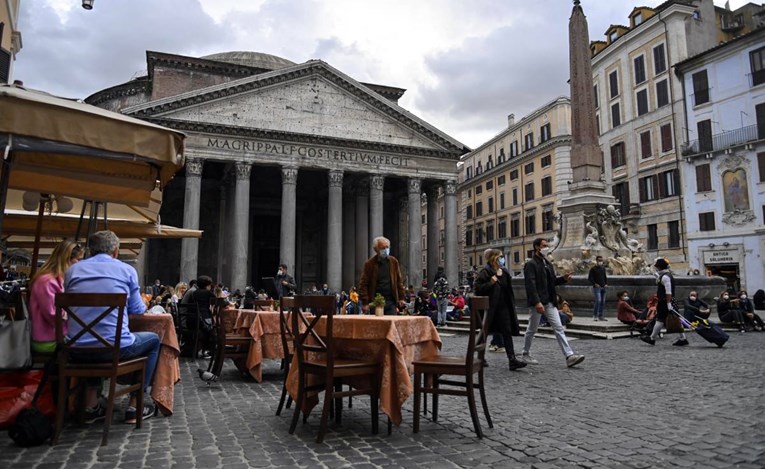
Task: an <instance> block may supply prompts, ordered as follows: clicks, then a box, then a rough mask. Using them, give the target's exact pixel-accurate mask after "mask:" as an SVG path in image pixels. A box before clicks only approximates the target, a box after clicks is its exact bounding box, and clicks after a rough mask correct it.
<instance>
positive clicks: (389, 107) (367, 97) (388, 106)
mask: <svg viewBox="0 0 765 469" xmlns="http://www.w3.org/2000/svg"><path fill="white" fill-rule="evenodd" d="M199 60H201V59H199ZM310 76H320V77H322V78H323V79H326V80H327V81H329V82H331V83H332V84H334V85H335V86H337V87H339V88H341V89H343V90H345V91H346V92H348V93H350V94H352V95H353V96H355V97H357V98H358V99H360V100H362V101H364V102H365V103H367V104H369V105H370V106H372V107H374V108H375V109H377V110H378V111H380V112H382V113H384V114H385V115H387V116H388V117H390V118H391V119H393V120H395V121H397V122H399V123H401V124H403V125H404V126H406V127H407V128H409V129H411V130H413V131H415V132H417V133H419V134H420V135H422V136H423V137H425V138H427V139H428V140H430V141H432V142H434V143H435V144H437V145H439V146H441V147H443V149H444V151H446V152H448V153H453V152H457V153H459V154H460V155H461V154H464V153H467V152H468V151H470V149H469V148H468V147H467V146H465V145H464V144H462V143H460V142H458V141H457V140H454V139H453V138H451V137H449V136H448V135H446V134H444V133H443V132H441V131H440V130H438V129H436V128H435V127H433V126H431V125H430V124H428V123H426V122H424V121H422V120H421V119H419V118H417V117H414V116H413V115H412V114H411V113H409V112H408V111H406V110H405V109H403V108H401V107H400V106H398V105H397V104H395V103H393V102H391V101H390V100H388V99H386V98H385V97H384V96H382V95H380V94H378V93H376V92H375V91H373V90H371V89H370V88H368V87H366V86H364V85H362V84H360V83H358V82H356V81H355V80H353V79H352V78H350V77H348V76H347V75H345V74H343V73H342V72H340V71H339V70H337V69H335V68H333V67H331V66H330V65H328V64H327V63H325V62H323V61H320V60H310V61H308V62H306V63H304V64H298V65H294V66H290V67H285V68H282V69H279V70H274V71H270V72H267V73H262V74H259V75H255V76H249V77H246V78H242V79H238V80H234V81H231V82H228V83H223V84H220V85H214V86H210V87H208V88H204V89H201V90H195V91H191V92H187V93H182V94H179V95H176V96H172V97H168V98H163V99H159V100H155V101H151V102H148V103H144V104H139V105H137V106H132V107H128V108H126V109H123V112H124V113H125V114H128V115H131V116H133V117H137V118H141V119H147V118H149V117H160V116H161V115H162V114H166V113H170V112H173V111H176V110H179V109H182V108H186V107H190V106H197V105H200V104H203V103H206V102H211V101H215V100H219V99H224V98H228V97H231V96H234V95H237V94H240V93H246V92H251V91H255V90H259V89H262V88H265V87H271V86H275V85H279V84H282V83H287V82H290V81H295V80H299V79H302V78H306V77H310Z"/></svg>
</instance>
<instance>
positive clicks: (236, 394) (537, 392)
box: [0, 333, 765, 469]
mask: <svg viewBox="0 0 765 469" xmlns="http://www.w3.org/2000/svg"><path fill="white" fill-rule="evenodd" d="M690 340H691V345H690V346H688V347H682V348H679V347H673V346H672V345H671V341H672V339H671V338H665V339H663V340H660V341H658V342H657V345H656V346H655V347H651V346H649V345H646V344H644V343H642V342H640V341H639V340H637V339H622V340H575V341H573V342H572V346H573V347H574V349H575V351H576V352H577V353H583V354H585V355H586V356H587V359H586V360H585V361H584V362H583V363H582V364H581V365H580V366H579V367H577V368H573V369H568V368H566V366H565V363H564V360H563V358H562V355H561V352H560V350H559V349H558V345H557V343H556V342H555V341H554V340H548V339H537V340H535V343H534V347H533V350H532V352H533V353H534V355H535V356H536V358H537V359H538V360H539V361H540V364H538V365H529V366H528V367H527V368H525V369H524V370H522V371H518V372H510V371H508V370H507V366H506V364H507V359H506V357H505V356H504V355H503V354H497V353H488V354H487V359H488V361H489V363H490V367H489V368H488V369H487V376H486V378H487V382H488V386H487V394H488V399H489V405H490V409H491V415H492V419H493V420H494V428H493V429H489V428H487V427H486V424H485V422H484V421H483V419H482V425H483V428H484V432H485V437H484V438H483V439H482V440H480V439H478V438H476V437H475V434H474V432H473V429H472V424H471V422H470V416H469V413H468V412H467V410H466V405H465V402H464V399H462V398H456V397H453V398H450V397H443V398H442V399H441V406H440V409H439V413H440V415H439V422H438V424H434V423H432V422H431V421H430V420H428V419H425V420H421V428H420V433H418V434H413V433H412V428H411V423H412V399H411V398H410V399H409V400H408V401H407V403H406V405H405V408H404V422H403V423H402V425H401V426H400V427H398V428H396V427H394V429H393V434H392V435H390V436H388V435H387V434H386V433H385V431H384V429H385V424H386V420H385V417H384V416H381V422H380V423H381V425H380V429H381V433H380V435H379V436H373V435H372V434H371V425H370V421H369V401H368V399H366V398H363V397H362V398H357V399H354V402H353V408H352V409H346V410H345V411H344V412H343V423H342V425H340V426H337V427H335V426H331V427H330V431H329V433H328V434H327V437H326V439H325V443H324V444H321V445H318V444H316V443H315V442H314V439H315V436H316V431H317V428H318V416H317V415H316V411H314V414H312V415H311V417H310V418H309V420H308V424H306V425H302V424H299V425H298V429H297V431H296V433H295V435H289V434H288V433H287V430H288V427H289V420H290V417H291V415H292V412H291V410H290V411H288V412H286V413H283V414H282V416H281V417H276V416H275V415H274V412H275V410H276V405H277V402H278V398H279V393H280V389H281V375H280V371H279V364H278V362H277V361H268V362H267V363H266V369H265V373H264V381H263V383H260V384H258V383H256V382H253V381H243V380H241V379H240V378H239V374H238V372H237V371H236V369H235V368H234V367H233V366H232V365H227V366H226V369H225V371H224V376H223V377H222V378H221V382H219V383H218V384H217V386H215V387H209V388H208V387H207V386H206V385H205V384H204V383H203V382H202V381H201V380H200V379H199V378H198V377H197V374H196V369H197V366H198V365H197V363H196V362H194V361H192V360H187V359H184V360H183V361H182V364H181V367H182V375H183V378H182V381H181V383H179V384H178V385H177V386H176V401H175V402H176V403H175V415H173V416H172V417H170V418H162V417H155V418H152V419H150V420H148V421H146V422H145V424H144V428H142V429H141V430H135V429H134V428H133V427H132V426H130V425H125V424H123V423H122V422H121V419H122V412H121V411H120V412H119V413H118V415H117V417H116V418H115V422H114V425H113V426H112V430H111V433H110V436H109V445H108V446H106V447H103V448H102V447H100V446H99V442H100V435H101V429H102V427H101V425H100V424H94V425H89V426H85V427H77V426H74V425H72V426H69V427H67V428H65V429H64V432H63V433H62V435H61V440H60V444H59V445H57V446H55V447H52V448H51V447H49V446H41V447H37V448H29V449H21V448H18V447H16V446H15V445H14V444H13V442H12V441H11V440H10V439H9V438H7V437H6V438H3V439H2V440H0V441H1V442H0V467H3V468H7V469H15V468H19V469H21V468H23V469H29V468H35V469H41V468H57V467H67V468H80V467H83V468H85V467H97V468H107V467H108V468H111V469H113V468H127V467H129V468H131V469H135V468H139V467H149V468H167V467H172V468H182V469H192V468H212V467H225V468H247V467H331V468H337V467H357V468H361V467H369V468H372V467H404V468H414V467H438V468H447V467H497V468H499V467H502V468H506V467H534V468H548V467H549V468H552V467H586V468H590V467H607V468H615V467H625V468H648V467H693V466H695V467H741V468H747V467H750V468H760V467H763V466H765V404H764V402H763V398H765V390H764V389H763V383H764V382H765V365H763V361H762V356H763V353H765V334H758V333H747V334H743V335H733V336H732V337H731V340H730V342H729V343H728V344H727V345H726V346H725V348H723V349H718V348H716V347H715V346H713V345H711V344H708V343H707V342H705V341H703V340H702V339H701V338H700V337H698V336H696V335H691V336H690ZM443 341H444V350H445V351H446V352H449V353H452V354H457V353H461V352H462V351H463V350H464V348H465V346H466V337H465V336H453V337H443ZM515 344H516V349H518V348H519V346H520V338H516V339H515ZM199 364H200V365H201V364H202V362H201V361H200V362H199ZM120 410H122V409H120Z"/></svg>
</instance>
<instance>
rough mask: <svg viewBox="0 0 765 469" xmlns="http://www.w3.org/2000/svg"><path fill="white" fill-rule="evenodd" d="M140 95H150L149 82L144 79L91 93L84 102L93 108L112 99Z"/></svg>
mask: <svg viewBox="0 0 765 469" xmlns="http://www.w3.org/2000/svg"><path fill="white" fill-rule="evenodd" d="M142 93H145V94H147V95H148V94H150V93H151V81H150V80H149V79H148V78H145V77H144V78H138V79H136V80H131V81H129V82H127V83H122V84H120V85H116V86H112V87H110V88H106V89H104V90H101V91H98V92H96V93H93V94H91V95H90V96H88V97H87V98H85V102H86V103H88V104H92V105H93V106H98V105H99V104H102V103H104V102H107V101H111V100H113V99H117V98H124V97H126V96H135V95H137V94H142Z"/></svg>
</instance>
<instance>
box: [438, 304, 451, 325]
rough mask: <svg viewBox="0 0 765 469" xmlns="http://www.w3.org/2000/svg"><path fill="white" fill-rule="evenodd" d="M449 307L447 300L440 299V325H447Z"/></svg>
mask: <svg viewBox="0 0 765 469" xmlns="http://www.w3.org/2000/svg"><path fill="white" fill-rule="evenodd" d="M447 306H449V300H448V299H447V298H439V299H438V324H446V307H447Z"/></svg>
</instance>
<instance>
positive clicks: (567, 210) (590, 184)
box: [553, 0, 616, 260]
mask: <svg viewBox="0 0 765 469" xmlns="http://www.w3.org/2000/svg"><path fill="white" fill-rule="evenodd" d="M569 68H570V74H571V77H570V80H569V83H570V86H571V141H572V144H571V169H572V170H573V180H572V181H571V183H570V184H569V192H568V194H566V195H564V196H563V198H562V200H561V203H560V205H559V206H558V209H559V210H560V213H561V222H560V223H561V226H560V241H559V242H558V244H557V246H556V247H555V249H554V251H553V253H554V254H553V256H554V258H555V259H557V260H560V259H581V258H582V257H585V258H587V257H590V256H593V257H594V256H595V255H597V254H601V251H604V250H605V248H603V246H602V245H601V244H600V242H599V241H598V240H597V238H598V234H597V233H593V232H592V228H593V226H592V224H591V226H589V227H588V226H587V223H588V221H590V220H592V219H593V217H594V215H595V214H596V213H597V211H598V209H600V208H603V207H606V206H608V205H613V204H616V201H615V199H614V197H613V196H611V195H608V194H607V193H606V184H605V183H604V182H603V181H601V172H602V171H603V168H602V161H603V151H602V150H601V148H600V144H599V143H598V130H597V127H596V120H595V95H594V92H593V85H592V63H591V52H590V36H589V32H588V29H587V18H586V17H585V16H584V11H582V7H581V6H580V4H579V0H574V9H573V11H572V12H571V18H570V19H569ZM588 234H590V235H591V236H590V238H589V239H588V238H587V235H588ZM594 240H595V241H596V242H595V243H593V241H594ZM602 254H604V255H606V254H608V253H606V252H602Z"/></svg>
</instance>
